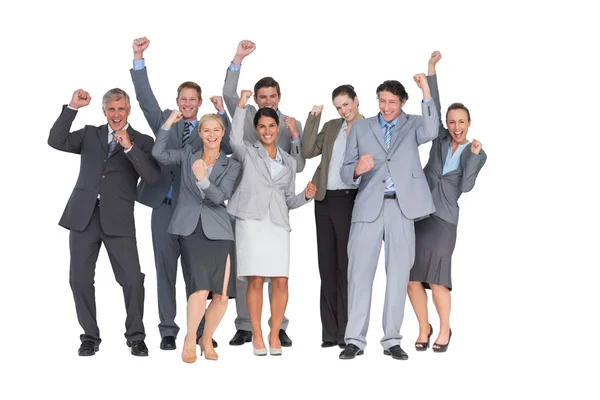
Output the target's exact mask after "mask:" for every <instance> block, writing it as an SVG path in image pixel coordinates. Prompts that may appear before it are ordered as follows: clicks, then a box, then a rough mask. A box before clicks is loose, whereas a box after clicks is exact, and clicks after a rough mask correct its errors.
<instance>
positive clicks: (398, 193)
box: [340, 74, 438, 360]
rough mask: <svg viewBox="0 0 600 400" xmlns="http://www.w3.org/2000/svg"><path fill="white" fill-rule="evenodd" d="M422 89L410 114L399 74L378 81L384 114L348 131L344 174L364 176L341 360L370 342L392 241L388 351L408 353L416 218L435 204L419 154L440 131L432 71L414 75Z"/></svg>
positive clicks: (357, 179) (398, 355) (353, 179)
mask: <svg viewBox="0 0 600 400" xmlns="http://www.w3.org/2000/svg"><path fill="white" fill-rule="evenodd" d="M414 80H415V82H416V83H417V85H418V86H419V88H420V89H421V90H422V92H423V102H422V105H421V108H422V116H418V115H408V114H406V113H404V112H403V111H402V107H403V106H404V104H405V103H406V101H407V100H408V94H407V93H406V90H405V89H404V86H402V84H401V83H400V82H398V81H393V80H391V81H385V82H383V83H382V84H381V85H379V87H377V98H378V99H379V110H380V113H379V114H378V115H377V116H375V117H371V118H366V119H362V120H359V121H356V122H354V124H353V125H352V128H351V130H350V133H349V135H348V142H347V144H346V153H345V158H344V163H343V165H342V169H341V177H342V180H343V181H344V182H345V183H347V184H349V185H350V184H353V183H358V185H359V189H358V194H357V196H356V201H355V203H354V209H353V212H352V227H351V228H350V239H349V241H348V261H349V263H348V324H347V326H346V334H345V342H346V344H347V346H346V348H345V349H344V350H343V351H342V352H341V353H340V358H341V359H352V358H354V357H356V356H357V355H361V354H363V352H364V348H365V347H366V344H367V342H366V335H367V330H368V327H369V313H370V309H371V292H372V288H373V279H374V278H375V272H376V270H377V261H378V259H379V253H380V250H381V240H382V239H383V240H384V241H385V271H386V277H387V278H386V279H387V281H386V290H385V304H384V310H383V330H384V336H383V338H382V339H381V345H382V346H383V349H384V350H383V354H385V355H390V356H392V357H393V358H394V359H398V360H406V359H408V355H407V354H406V352H404V350H402V348H401V347H400V340H401V339H402V336H401V335H400V327H401V326H402V320H403V317H404V304H405V301H406V290H407V286H408V280H409V275H410V269H411V267H412V265H413V262H414V256H415V232H414V220H415V218H420V217H423V216H427V215H429V214H431V213H432V212H434V211H435V208H434V206H433V201H432V198H431V192H430V191H429V186H428V185H427V181H426V180H425V174H424V173H423V169H422V167H421V161H420V159H419V151H418V146H419V145H421V144H423V143H426V142H429V141H431V140H433V139H434V138H435V137H436V136H437V129H438V123H437V121H438V112H437V110H436V108H435V105H434V104H433V102H432V101H431V93H430V91H429V86H428V85H427V78H426V76H425V74H418V75H415V76H414Z"/></svg>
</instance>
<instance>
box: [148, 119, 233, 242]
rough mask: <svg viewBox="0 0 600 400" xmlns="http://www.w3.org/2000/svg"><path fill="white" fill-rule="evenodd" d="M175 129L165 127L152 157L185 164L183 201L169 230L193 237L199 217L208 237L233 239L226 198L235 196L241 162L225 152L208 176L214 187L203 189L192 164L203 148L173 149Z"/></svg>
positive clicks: (153, 149) (166, 161)
mask: <svg viewBox="0 0 600 400" xmlns="http://www.w3.org/2000/svg"><path fill="white" fill-rule="evenodd" d="M172 132H173V133H171V131H170V130H165V129H163V128H161V129H160V130H159V131H158V135H157V136H156V142H155V143H154V146H153V147H152V156H153V157H154V158H156V160H157V161H158V162H160V163H161V164H164V165H180V166H181V187H180V190H179V201H178V203H177V206H176V207H175V211H174V213H173V217H172V218H171V222H170V223H169V227H168V228H167V231H168V232H169V233H171V234H174V235H182V236H189V235H191V234H192V233H193V232H194V230H195V229H196V225H198V218H200V217H202V230H203V231H204V234H205V235H206V237H207V238H209V239H213V240H233V228H232V225H231V218H230V217H229V214H227V208H226V207H225V200H228V199H229V198H230V197H231V193H232V192H233V187H234V185H235V182H236V180H237V177H238V174H239V173H240V168H241V165H240V163H239V162H237V161H236V160H233V159H231V158H228V157H227V156H226V155H225V153H223V152H221V153H220V154H219V157H218V158H217V161H216V162H215V164H214V166H213V169H212V171H211V173H210V175H209V177H208V180H209V181H210V186H209V187H208V188H206V189H202V190H200V189H199V188H198V185H197V184H196V183H197V180H196V176H195V175H194V172H193V171H192V164H194V161H196V160H199V159H200V157H202V150H196V151H195V150H193V148H192V146H191V145H190V144H186V145H185V147H184V148H183V149H180V150H169V149H168V142H169V136H176V131H172ZM198 140H200V138H198Z"/></svg>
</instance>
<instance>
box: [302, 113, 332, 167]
mask: <svg viewBox="0 0 600 400" xmlns="http://www.w3.org/2000/svg"><path fill="white" fill-rule="evenodd" d="M320 122H321V113H319V115H317V116H314V115H313V114H312V113H308V118H307V119H306V127H305V129H304V135H302V157H304V158H313V157H316V156H318V155H320V154H321V153H322V151H323V140H324V138H325V126H323V129H322V130H321V132H320V133H319V134H317V132H318V131H319V124H320ZM325 125H327V124H325Z"/></svg>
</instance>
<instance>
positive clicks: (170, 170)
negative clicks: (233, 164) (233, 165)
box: [130, 68, 231, 208]
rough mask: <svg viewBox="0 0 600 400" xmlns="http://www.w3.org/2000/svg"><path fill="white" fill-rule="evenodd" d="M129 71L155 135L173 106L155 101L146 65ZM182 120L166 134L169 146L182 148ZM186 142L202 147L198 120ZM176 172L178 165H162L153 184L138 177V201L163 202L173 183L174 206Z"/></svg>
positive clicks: (224, 143)
mask: <svg viewBox="0 0 600 400" xmlns="http://www.w3.org/2000/svg"><path fill="white" fill-rule="evenodd" d="M130 72H131V79H132V80H133V87H134V88H135V97H136V98H137V101H138V103H139V104H140V108H141V109H142V111H143V112H144V117H146V121H148V125H150V129H152V132H153V133H154V135H157V134H158V130H159V129H160V128H161V126H162V125H163V124H164V123H165V121H166V120H167V119H168V118H169V116H170V115H171V111H172V110H170V109H168V108H167V109H164V110H162V109H161V108H160V106H159V105H158V101H157V100H156V97H154V93H153V92H152V88H151V87H150V81H149V80H148V70H147V69H146V68H144V69H141V70H137V71H136V70H133V69H131V70H130ZM221 117H222V118H223V123H224V125H225V136H224V137H223V141H222V142H221V150H223V151H224V152H225V154H231V148H230V147H229V131H230V124H229V118H228V117H227V113H225V115H222V116H221ZM184 124H185V121H184V120H181V121H179V122H177V123H176V124H174V125H173V126H172V127H171V130H172V131H174V134H172V135H169V139H168V141H167V148H168V149H180V148H181V141H182V139H183V128H184ZM188 143H189V144H190V145H191V146H192V149H193V150H194V151H197V150H198V149H200V148H202V140H201V139H200V137H199V136H198V124H196V127H194V130H193V131H192V132H190V139H189V142H188ZM179 174H180V170H179V167H178V166H177V165H175V164H171V165H162V166H161V171H160V176H159V178H158V181H156V182H155V183H152V184H151V183H148V182H146V181H145V180H142V181H140V183H139V184H138V187H137V201H138V202H140V203H142V204H144V205H147V206H148V207H152V208H156V207H158V206H160V205H161V204H162V202H163V200H164V199H165V197H166V195H167V193H168V192H169V187H170V186H171V184H173V197H172V202H173V203H172V204H173V206H176V205H177V200H178V197H179V185H180V182H181V179H180V176H179Z"/></svg>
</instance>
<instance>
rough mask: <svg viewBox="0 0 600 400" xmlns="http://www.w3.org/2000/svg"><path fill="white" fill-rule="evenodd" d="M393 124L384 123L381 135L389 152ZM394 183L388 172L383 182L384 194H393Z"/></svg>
mask: <svg viewBox="0 0 600 400" xmlns="http://www.w3.org/2000/svg"><path fill="white" fill-rule="evenodd" d="M394 126H395V124H391V123H389V122H388V123H386V124H385V133H384V134H383V141H384V142H385V147H386V148H387V149H388V150H389V149H390V143H391V142H392V130H393V129H394ZM394 189H395V188H394V182H392V175H390V172H389V170H388V174H387V179H386V180H385V192H386V193H392V192H394Z"/></svg>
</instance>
